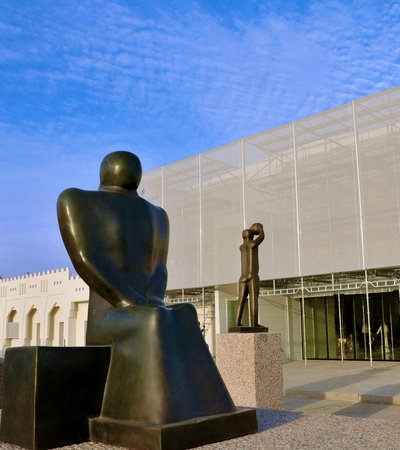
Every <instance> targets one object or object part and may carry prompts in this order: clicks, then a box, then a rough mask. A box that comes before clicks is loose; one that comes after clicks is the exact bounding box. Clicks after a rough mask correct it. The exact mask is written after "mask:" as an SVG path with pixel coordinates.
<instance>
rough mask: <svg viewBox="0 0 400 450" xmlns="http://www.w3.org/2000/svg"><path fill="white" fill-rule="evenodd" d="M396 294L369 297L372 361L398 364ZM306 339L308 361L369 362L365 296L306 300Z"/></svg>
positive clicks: (399, 334) (399, 339) (399, 331)
mask: <svg viewBox="0 0 400 450" xmlns="http://www.w3.org/2000/svg"><path fill="white" fill-rule="evenodd" d="M399 305H400V303H399V294H398V292H386V293H374V294H369V308H370V321H371V343H372V359H373V360H374V361H394V360H396V361H399V360H400V306H399ZM304 307H305V336H306V343H307V345H306V348H307V358H308V359H341V358H343V359H352V360H354V359H356V360H369V359H370V355H369V330H368V320H367V299H366V296H365V295H362V294H361V295H334V296H332V297H315V298H306V299H305V301H304Z"/></svg>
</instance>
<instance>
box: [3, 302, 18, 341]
mask: <svg viewBox="0 0 400 450" xmlns="http://www.w3.org/2000/svg"><path fill="white" fill-rule="evenodd" d="M18 340H19V322H18V313H17V310H16V309H12V310H11V311H10V313H9V314H8V316H7V330H6V347H16V346H18Z"/></svg>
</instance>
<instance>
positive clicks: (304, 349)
mask: <svg viewBox="0 0 400 450" xmlns="http://www.w3.org/2000/svg"><path fill="white" fill-rule="evenodd" d="M301 309H302V310H303V314H302V319H303V351H304V354H303V357H304V365H305V366H307V339H306V338H307V335H306V310H305V305H304V282H303V277H301Z"/></svg>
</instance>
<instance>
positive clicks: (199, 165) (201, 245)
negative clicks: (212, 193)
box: [197, 154, 203, 287]
mask: <svg viewBox="0 0 400 450" xmlns="http://www.w3.org/2000/svg"><path fill="white" fill-rule="evenodd" d="M197 158H198V164H197V166H198V167H197V170H198V179H199V284H200V286H202V287H203V189H202V187H203V183H202V170H201V155H200V154H199V155H198V157H197Z"/></svg>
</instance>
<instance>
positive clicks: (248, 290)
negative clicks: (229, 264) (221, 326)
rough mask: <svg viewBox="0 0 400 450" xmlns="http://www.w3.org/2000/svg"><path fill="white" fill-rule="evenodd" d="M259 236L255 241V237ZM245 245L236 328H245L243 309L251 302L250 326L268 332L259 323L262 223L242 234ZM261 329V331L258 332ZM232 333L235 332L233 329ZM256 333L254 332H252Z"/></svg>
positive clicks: (242, 249) (254, 225)
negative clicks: (259, 252)
mask: <svg viewBox="0 0 400 450" xmlns="http://www.w3.org/2000/svg"><path fill="white" fill-rule="evenodd" d="M255 236H257V237H256V238H255V239H254V237H255ZM242 237H243V244H242V245H241V246H240V255H241V268H242V273H241V275H240V279H239V298H238V302H239V305H238V311H237V316H236V327H235V331H237V330H236V328H237V327H243V325H242V323H241V322H242V315H243V309H244V307H245V305H246V303H247V301H249V304H250V325H251V328H253V329H254V330H256V331H261V330H262V331H268V329H266V328H265V327H263V326H261V325H260V324H259V323H258V294H259V292H260V277H259V276H258V271H259V264H258V246H259V245H260V244H261V242H262V241H263V240H264V228H263V226H262V225H261V223H254V224H253V225H252V226H251V227H250V228H249V229H246V230H243V232H242ZM257 328H260V330H257ZM230 331H234V330H233V329H231V330H230ZM252 332H254V331H252Z"/></svg>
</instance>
